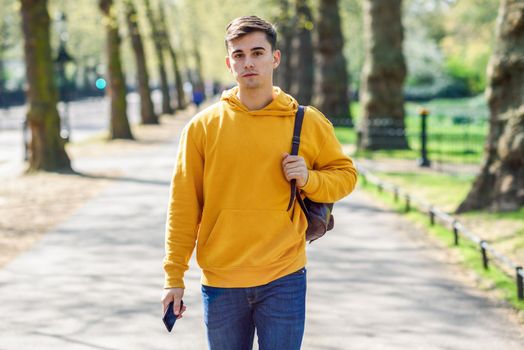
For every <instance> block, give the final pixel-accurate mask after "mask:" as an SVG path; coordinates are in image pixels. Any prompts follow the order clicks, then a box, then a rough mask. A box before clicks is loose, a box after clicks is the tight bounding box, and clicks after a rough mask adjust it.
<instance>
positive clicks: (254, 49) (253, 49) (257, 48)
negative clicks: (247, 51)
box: [231, 46, 266, 55]
mask: <svg viewBox="0 0 524 350" xmlns="http://www.w3.org/2000/svg"><path fill="white" fill-rule="evenodd" d="M256 50H264V51H266V49H265V48H263V47H262V46H258V47H254V48H252V49H251V51H256ZM237 52H243V51H242V50H240V49H238V50H235V51H233V52H231V54H232V55H233V54H235V53H237Z"/></svg>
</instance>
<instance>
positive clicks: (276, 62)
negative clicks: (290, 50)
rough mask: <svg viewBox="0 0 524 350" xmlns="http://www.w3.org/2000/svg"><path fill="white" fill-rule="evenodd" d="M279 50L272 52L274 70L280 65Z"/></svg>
mask: <svg viewBox="0 0 524 350" xmlns="http://www.w3.org/2000/svg"><path fill="white" fill-rule="evenodd" d="M280 55H281V53H280V50H275V51H273V69H276V68H277V67H278V66H279V65H280Z"/></svg>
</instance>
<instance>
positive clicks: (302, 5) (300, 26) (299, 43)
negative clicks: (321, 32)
mask: <svg viewBox="0 0 524 350" xmlns="http://www.w3.org/2000/svg"><path fill="white" fill-rule="evenodd" d="M295 7H296V14H297V22H296V23H297V27H296V32H295V37H294V38H293V43H292V51H293V54H292V56H291V67H292V68H291V69H292V72H293V73H292V74H293V75H292V77H293V79H292V83H291V94H292V95H293V96H295V97H296V99H297V100H298V102H299V103H300V104H302V105H308V104H310V102H311V96H312V95H313V79H314V76H313V75H314V70H313V65H314V62H313V43H312V39H311V31H312V30H313V27H314V26H313V16H312V14H311V9H310V8H309V5H308V2H307V0H295Z"/></svg>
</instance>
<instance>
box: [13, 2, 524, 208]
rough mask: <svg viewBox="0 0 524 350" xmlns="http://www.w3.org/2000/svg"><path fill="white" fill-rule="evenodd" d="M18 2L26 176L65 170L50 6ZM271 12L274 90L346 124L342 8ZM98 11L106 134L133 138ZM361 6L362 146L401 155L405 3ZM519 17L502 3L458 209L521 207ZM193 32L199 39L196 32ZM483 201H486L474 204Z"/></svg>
mask: <svg viewBox="0 0 524 350" xmlns="http://www.w3.org/2000/svg"><path fill="white" fill-rule="evenodd" d="M143 1H144V8H145V11H146V17H147V18H148V20H149V24H150V27H151V32H152V37H151V39H152V41H153V42H154V47H155V53H156V61H157V63H158V66H157V67H158V76H159V78H160V82H161V90H162V96H163V99H162V101H163V102H162V111H163V112H164V113H170V112H172V106H171V105H170V101H171V99H170V98H169V89H168V84H167V76H166V74H167V73H166V70H165V63H164V55H165V52H168V53H169V57H170V58H171V62H172V65H173V72H174V75H175V77H174V81H176V86H177V102H178V106H177V107H178V108H183V107H184V98H183V90H182V79H181V78H180V72H179V71H178V65H177V64H178V63H177V55H176V53H175V50H174V49H173V47H172V46H171V40H170V35H169V31H168V26H167V25H166V20H165V17H164V16H163V14H164V13H165V11H164V10H163V8H162V2H158V3H157V4H158V5H159V7H158V11H157V16H154V14H153V11H152V7H151V4H150V3H149V0H143ZM21 2H22V7H21V11H22V18H23V28H24V36H25V38H26V41H25V42H26V45H25V53H26V63H27V64H26V69H27V80H28V85H29V86H30V88H29V91H28V96H29V99H30V102H31V107H30V110H29V113H28V121H29V124H30V127H31V130H32V134H33V142H32V145H31V150H32V152H31V154H32V155H31V159H30V165H31V168H32V169H47V170H51V169H57V168H64V167H65V168H68V167H69V160H68V158H67V155H66V154H65V151H64V150H63V149H64V148H63V141H62V140H61V139H60V137H59V133H58V130H59V117H58V113H57V112H56V89H54V87H53V82H52V80H51V79H47V80H46V79H41V77H42V76H46V75H47V76H48V77H49V76H51V75H52V74H50V72H51V70H50V68H49V67H50V66H51V59H50V57H51V54H50V45H49V35H48V32H49V18H48V15H47V9H46V5H47V1H45V0H31V1H30V0H21ZM277 5H278V7H277V8H278V11H277V12H276V13H275V14H274V17H273V20H275V22H276V23H277V25H278V29H279V32H280V48H281V50H282V51H283V60H282V64H281V67H280V68H279V70H278V71H277V77H276V80H277V83H278V84H280V85H281V86H282V87H283V89H284V90H287V91H290V92H291V93H292V94H293V95H295V96H296V97H297V98H298V100H299V102H300V103H302V104H309V103H312V104H314V105H316V106H318V107H319V108H320V109H321V110H323V111H324V112H325V113H326V114H327V115H328V116H330V117H332V118H345V120H347V121H348V122H347V124H352V123H351V116H350V115H349V100H348V98H349V96H350V94H349V84H348V81H349V78H350V76H349V74H348V72H347V70H346V69H347V66H348V64H347V62H346V60H345V57H344V55H343V47H344V39H343V34H342V33H343V30H342V28H343V27H344V25H343V24H342V23H341V19H340V17H339V13H340V11H339V3H338V1H337V0H318V2H317V7H316V9H315V12H316V13H317V15H316V16H313V12H314V11H313V9H312V8H311V6H310V3H309V2H308V1H307V0H293V1H289V0H279V1H278V4H277ZM99 7H100V10H101V13H102V14H103V16H104V25H105V27H106V35H107V40H106V45H107V48H106V55H107V59H106V61H107V67H108V69H107V71H108V78H109V79H108V80H109V92H110V96H111V101H112V102H111V103H112V108H111V113H112V115H111V134H112V137H124V138H132V134H131V130H130V128H129V124H128V122H127V117H126V115H125V79H124V76H123V73H122V67H121V62H120V54H119V50H120V47H119V45H120V40H121V39H120V36H119V30H118V24H119V22H118V20H117V17H116V15H115V14H116V10H115V8H114V3H113V1H112V0H99ZM362 8H363V33H364V34H363V41H364V46H365V59H364V66H363V69H362V73H361V78H360V81H361V89H360V96H361V102H362V110H363V115H362V123H361V125H360V128H361V134H362V139H361V143H360V145H359V146H360V147H362V148H365V149H385V148H386V149H387V148H389V149H391V148H393V149H402V148H407V147H408V144H407V141H406V138H405V135H404V108H403V102H404V101H403V100H404V98H403V86H404V83H405V79H406V63H405V59H404V54H403V40H404V27H403V25H402V1H401V0H388V1H380V0H364V1H363V7H362ZM125 9H126V19H127V21H126V22H127V26H128V29H129V33H130V36H131V39H132V44H133V50H134V52H135V55H134V56H135V58H136V67H137V72H138V79H137V80H138V82H139V83H138V85H139V86H140V88H139V91H140V96H141V106H142V107H141V108H142V118H143V119H142V121H143V122H144V123H156V122H158V119H157V118H156V116H154V111H153V109H152V104H151V101H150V91H149V90H148V86H149V83H148V80H149V79H148V76H147V68H146V67H145V60H144V53H143V52H142V51H143V49H141V46H143V45H142V44H141V36H140V30H139V26H138V24H137V21H136V20H134V19H135V18H136V17H137V16H136V10H135V8H134V3H133V2H132V1H131V0H125ZM193 9H194V10H195V8H193ZM523 11H524V9H523V7H522V2H521V1H519V0H501V2H500V9H499V22H498V23H499V27H498V34H497V44H496V50H495V52H494V55H493V59H492V61H491V64H490V89H489V91H490V109H491V130H490V136H489V138H488V145H487V150H488V151H487V153H488V157H487V160H486V163H485V165H484V170H483V172H482V174H481V175H480V177H479V179H478V180H477V181H476V184H475V187H474V191H473V192H472V194H470V196H469V197H468V199H467V200H466V201H465V202H464V204H463V205H462V206H461V208H460V210H468V209H471V208H478V207H492V208H499V209H508V208H516V207H519V206H521V205H522V204H523V201H524V195H523V193H522V192H523V190H522V188H523V184H522V181H523V180H522V179H523V178H524V176H522V172H523V168H524V166H523V164H522V162H523V159H524V157H523V150H522V139H523V136H522V105H523V91H522V89H521V87H522V86H524V84H522V77H521V76H522V60H523V59H524V53H523V52H522V47H524V45H521V44H522V40H523V39H522V37H523V31H524V29H523V27H524V26H523V25H522V17H523ZM314 18H316V19H314ZM195 20H196V18H195ZM195 32H198V30H197V28H195ZM46 33H47V34H46ZM34 38H38V40H34ZM196 38H198V35H197V36H196ZM195 47H197V46H196V45H195ZM195 57H197V60H196V61H197V62H198V63H197V67H200V65H201V59H200V53H199V52H198V49H195ZM141 60H142V61H141ZM197 72H198V74H197V77H198V78H197V83H202V82H203V79H202V77H201V69H197ZM51 73H52V72H51ZM479 189H481V190H479ZM488 189H489V191H488ZM474 192H476V193H474ZM481 194H482V195H483V196H484V197H482V198H483V199H485V200H479V195H481Z"/></svg>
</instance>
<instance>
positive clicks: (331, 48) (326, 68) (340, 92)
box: [313, 0, 353, 126]
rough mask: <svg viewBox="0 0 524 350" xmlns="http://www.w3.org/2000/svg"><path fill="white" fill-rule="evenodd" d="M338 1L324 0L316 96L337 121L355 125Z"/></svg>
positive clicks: (318, 28) (316, 101) (317, 102)
mask: <svg viewBox="0 0 524 350" xmlns="http://www.w3.org/2000/svg"><path fill="white" fill-rule="evenodd" d="M338 13H339V10H338V0H320V2H319V13H318V23H317V26H316V52H315V53H316V55H315V57H316V62H317V65H316V68H315V74H316V75H315V77H316V78H315V84H314V86H315V90H314V91H315V96H314V99H313V104H314V105H315V106H317V107H318V108H319V109H320V110H321V111H322V112H323V113H324V114H326V116H327V117H328V118H329V119H331V120H332V121H333V122H334V124H337V125H347V126H353V122H352V120H351V114H350V110H349V103H350V101H349V88H348V71H347V68H346V59H345V57H344V54H343V48H344V37H343V36H342V29H341V24H340V16H339V14H338Z"/></svg>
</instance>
